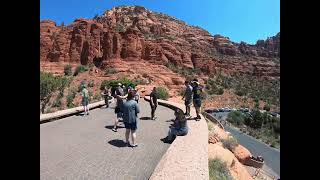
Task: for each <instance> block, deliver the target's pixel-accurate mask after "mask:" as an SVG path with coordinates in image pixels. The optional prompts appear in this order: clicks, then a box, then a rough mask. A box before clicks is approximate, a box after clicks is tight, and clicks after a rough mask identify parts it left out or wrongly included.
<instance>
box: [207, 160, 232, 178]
mask: <svg viewBox="0 0 320 180" xmlns="http://www.w3.org/2000/svg"><path fill="white" fill-rule="evenodd" d="M209 179H210V180H222V179H223V180H233V178H232V176H231V173H230V171H229V169H228V167H227V164H226V163H225V162H223V161H222V160H221V159H219V158H215V159H209Z"/></svg>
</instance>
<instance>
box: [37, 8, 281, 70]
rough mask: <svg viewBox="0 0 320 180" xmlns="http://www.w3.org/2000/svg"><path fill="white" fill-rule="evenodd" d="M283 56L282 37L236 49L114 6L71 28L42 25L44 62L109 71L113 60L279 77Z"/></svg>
mask: <svg viewBox="0 0 320 180" xmlns="http://www.w3.org/2000/svg"><path fill="white" fill-rule="evenodd" d="M279 55H280V33H278V34H277V35H276V36H275V37H271V38H268V39H267V40H265V41H264V40H260V41H258V42H257V44H255V45H248V44H246V43H244V42H241V43H240V44H238V43H234V42H232V41H230V40H229V38H227V37H223V36H221V35H214V36H212V35H211V34H210V33H209V32H207V31H206V30H204V29H201V28H199V27H194V26H189V25H187V24H186V23H184V22H183V21H180V20H177V19H176V18H173V17H170V16H167V15H164V14H161V13H155V12H151V11H149V10H147V9H145V8H144V7H139V6H122V7H115V8H112V9H111V10H108V11H106V12H105V13H104V14H103V15H102V16H100V17H97V18H95V19H93V20H89V19H76V20H75V21H74V22H73V23H72V24H70V25H68V26H57V25H56V23H54V22H53V21H50V20H45V21H42V22H41V23H40V61H41V62H69V63H78V64H83V65H86V64H88V63H94V64H95V65H96V66H97V67H99V68H105V67H106V66H108V65H110V61H112V60H118V61H148V62H151V63H155V64H159V65H166V64H168V63H171V64H174V65H175V66H177V67H180V68H183V67H184V68H191V69H199V70H200V71H201V72H203V73H205V74H209V73H215V72H216V71H217V70H219V71H220V70H221V71H225V72H235V71H238V72H242V73H247V74H253V75H260V76H279V74H280V65H279V62H280V58H279ZM254 71H255V73H254Z"/></svg>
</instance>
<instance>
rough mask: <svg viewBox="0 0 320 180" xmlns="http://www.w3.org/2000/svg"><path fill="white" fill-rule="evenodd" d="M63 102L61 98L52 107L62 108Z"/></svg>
mask: <svg viewBox="0 0 320 180" xmlns="http://www.w3.org/2000/svg"><path fill="white" fill-rule="evenodd" d="M61 105H62V102H61V98H58V99H57V100H56V101H55V102H54V103H53V106H52V107H61Z"/></svg>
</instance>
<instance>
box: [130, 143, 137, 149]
mask: <svg viewBox="0 0 320 180" xmlns="http://www.w3.org/2000/svg"><path fill="white" fill-rule="evenodd" d="M130 146H131V147H133V148H135V147H138V144H133V145H130Z"/></svg>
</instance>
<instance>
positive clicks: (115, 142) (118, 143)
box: [108, 139, 127, 148]
mask: <svg viewBox="0 0 320 180" xmlns="http://www.w3.org/2000/svg"><path fill="white" fill-rule="evenodd" d="M108 143H109V144H111V145H113V146H116V147H119V148H120V147H127V144H126V142H124V141H123V140H120V139H114V140H110V141H108Z"/></svg>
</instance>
